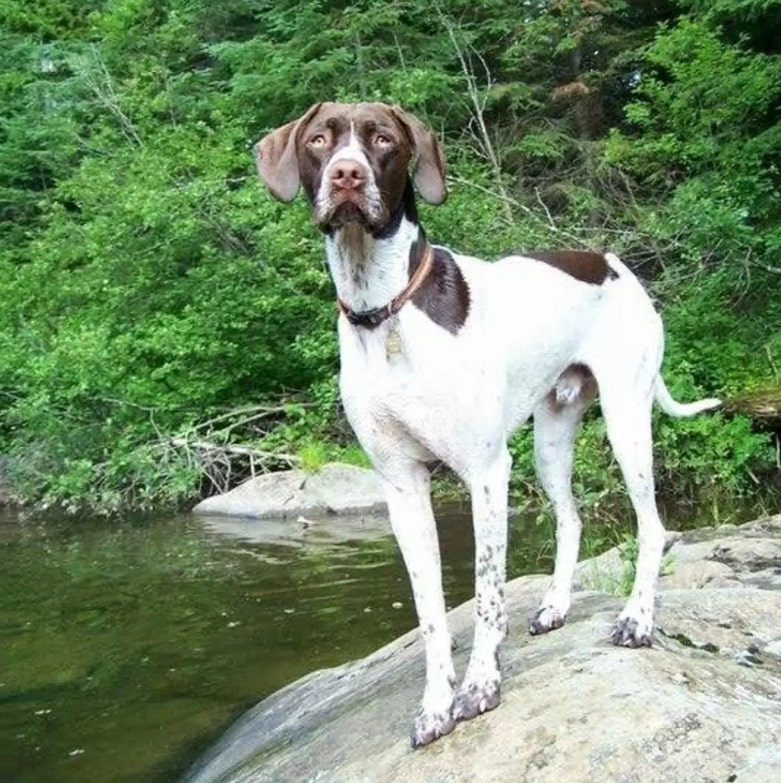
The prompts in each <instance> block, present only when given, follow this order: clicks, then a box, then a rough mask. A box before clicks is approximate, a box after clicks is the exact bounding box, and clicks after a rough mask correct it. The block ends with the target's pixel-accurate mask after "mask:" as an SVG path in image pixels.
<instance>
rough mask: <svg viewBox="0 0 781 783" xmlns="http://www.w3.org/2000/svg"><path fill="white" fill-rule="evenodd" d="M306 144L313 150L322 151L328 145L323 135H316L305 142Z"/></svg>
mask: <svg viewBox="0 0 781 783" xmlns="http://www.w3.org/2000/svg"><path fill="white" fill-rule="evenodd" d="M307 144H308V145H309V146H310V147H312V148H313V149H322V148H323V147H325V145H326V144H328V139H326V137H325V135H324V134H322V133H317V134H315V135H314V136H312V137H311V138H310V139H309V141H307Z"/></svg>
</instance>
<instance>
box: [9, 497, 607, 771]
mask: <svg viewBox="0 0 781 783" xmlns="http://www.w3.org/2000/svg"><path fill="white" fill-rule="evenodd" d="M438 517H439V522H440V525H439V528H440V539H441V543H442V550H443V553H442V554H443V564H444V585H445V590H446V594H447V601H448V604H449V605H451V606H455V605H457V604H459V603H461V602H462V601H464V600H466V599H467V598H469V597H470V596H471V595H472V584H473V582H472V580H473V570H472V560H473V549H472V537H471V525H470V522H469V518H468V515H467V514H466V513H465V512H464V511H463V510H459V509H450V510H448V511H447V513H440V514H438ZM385 524H386V523H385V522H384V521H381V522H380V523H379V526H378V524H377V521H376V520H374V521H372V522H371V523H367V525H366V526H364V527H361V526H360V525H358V523H356V521H352V522H344V521H342V520H339V521H337V520H333V519H332V520H324V521H322V522H316V523H314V524H309V523H308V522H306V521H300V522H290V523H284V524H281V523H254V524H248V523H247V522H244V521H236V520H233V521H227V520H222V521H217V520H203V521H199V520H198V519H195V518H192V517H177V518H166V519H156V520H151V521H150V520H147V521H143V522H138V521H135V522H134V521H125V522H122V523H107V522H101V523H94V522H89V521H85V520H68V521H67V522H47V523H45V524H43V523H30V522H25V523H21V522H19V521H18V520H16V519H15V518H13V517H5V518H4V517H2V516H0V564H1V567H0V781H2V783H33V782H34V783H42V781H57V783H131V782H132V783H155V782H156V781H158V782H159V783H163V781H166V782H167V781H171V780H174V779H176V777H177V775H178V773H180V772H182V771H183V770H184V769H185V768H186V767H187V766H188V765H189V764H190V763H191V762H192V761H193V760H194V759H195V758H196V757H197V756H198V755H200V753H201V752H202V751H203V750H204V749H205V747H206V746H207V745H208V744H209V743H210V742H211V741H213V740H214V739H216V738H217V736H219V734H220V733H221V731H222V730H223V729H224V728H225V727H226V726H227V725H228V724H229V723H230V722H231V721H232V719H233V718H235V717H236V716H237V715H238V714H239V713H241V712H242V711H243V710H244V709H245V708H247V707H249V706H250V705H252V704H254V703H256V702H257V701H259V700H260V699H261V698H263V697H264V696H266V695H268V694H270V693H271V692H273V691H275V690H277V689H278V688H280V687H282V686H283V685H285V684H287V683H289V682H291V681H292V680H295V679H296V678H298V677H300V676H302V675H304V674H306V673H307V672H310V671H312V670H314V669H318V668H323V667H327V666H335V665H338V664H340V663H343V662H345V661H347V660H350V659H353V658H357V657H360V656H363V655H366V654H368V653H369V652H371V651H373V650H375V649H376V648H377V647H379V646H381V645H382V644H385V643H386V642H388V641H390V640H391V639H393V638H395V637H396V636H398V635H400V634H402V633H404V632H406V631H407V630H409V629H410V628H412V627H413V626H414V622H415V621H414V611H413V608H412V606H411V602H410V597H409V588H408V583H407V576H406V573H405V571H404V567H403V565H402V562H401V558H400V556H399V554H398V551H397V548H396V544H395V542H394V541H393V539H392V538H391V537H390V536H389V535H388V534H387V528H386V527H385ZM356 526H358V527H360V529H359V530H358V531H357V535H358V536H359V537H360V539H361V540H355V535H356V530H355V527H356ZM551 537H552V536H551V530H550V527H549V526H548V525H545V526H542V527H540V526H538V525H536V524H535V521H534V520H533V519H528V520H522V519H516V520H514V522H513V526H512V528H511V536H510V568H509V572H510V575H511V576H515V575H518V574H519V573H529V572H533V571H540V570H544V571H548V570H549V568H550V555H551V553H552V547H551V543H550V539H551ZM609 538H610V537H605V544H606V545H607V544H608V543H609ZM613 540H615V538H614V537H613Z"/></svg>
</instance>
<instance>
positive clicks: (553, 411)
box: [529, 368, 596, 634]
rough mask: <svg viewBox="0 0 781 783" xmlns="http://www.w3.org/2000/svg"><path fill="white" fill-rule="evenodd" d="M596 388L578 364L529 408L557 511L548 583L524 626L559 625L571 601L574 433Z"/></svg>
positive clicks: (541, 473)
mask: <svg viewBox="0 0 781 783" xmlns="http://www.w3.org/2000/svg"><path fill="white" fill-rule="evenodd" d="M595 394H596V383H595V382H594V378H593V376H591V374H590V373H589V372H587V371H586V370H585V368H583V369H578V370H575V369H573V370H571V371H567V372H566V373H564V374H563V375H562V377H561V378H560V379H559V382H558V383H557V384H556V387H555V388H554V389H553V391H551V392H550V394H548V396H547V397H546V398H545V399H544V400H543V401H542V402H541V403H540V404H539V405H538V406H537V407H536V408H535V410H534V457H535V463H536V466H537V475H538V477H539V479H540V483H541V484H542V488H543V489H544V490H545V494H546V495H547V496H548V498H549V499H550V501H551V503H552V504H553V511H554V514H555V515H556V562H555V565H554V568H553V578H552V580H551V584H550V587H549V588H548V590H547V591H546V593H545V596H544V597H543V599H542V603H541V604H540V607H539V609H537V611H536V612H535V614H534V616H533V617H532V618H531V620H530V621H529V632H530V633H532V634H543V633H547V632H548V631H553V630H555V629H556V628H560V627H561V626H562V625H563V624H564V619H565V618H566V616H567V612H568V610H569V606H570V600H571V594H572V579H573V577H574V574H575V566H576V565H577V562H578V551H579V549H580V531H581V521H580V516H579V515H578V509H577V505H576V504H575V499H574V498H573V497H572V459H573V449H574V446H575V436H576V435H577V433H578V430H579V428H580V423H581V420H582V419H583V413H584V412H585V410H586V409H587V408H588V406H589V405H590V404H591V402H592V401H593V399H594V396H595Z"/></svg>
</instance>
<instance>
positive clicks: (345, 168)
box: [330, 158, 367, 190]
mask: <svg viewBox="0 0 781 783" xmlns="http://www.w3.org/2000/svg"><path fill="white" fill-rule="evenodd" d="M330 176H331V182H332V184H333V185H334V186H335V187H337V188H342V189H343V190H356V189H357V188H359V187H361V185H363V184H364V182H365V181H366V176H367V172H366V167H365V166H364V165H363V164H362V163H360V162H359V161H357V160H353V159H352V158H343V159H342V160H340V161H338V162H337V163H336V164H334V167H333V168H332V169H331V175H330Z"/></svg>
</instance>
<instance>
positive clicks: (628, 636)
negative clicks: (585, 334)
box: [599, 378, 665, 647]
mask: <svg viewBox="0 0 781 783" xmlns="http://www.w3.org/2000/svg"><path fill="white" fill-rule="evenodd" d="M599 383H600V399H601V404H602V413H603V415H604V417H605V421H606V423H607V433H608V437H609V439H610V443H611V445H612V446H613V451H614V453H615V455H616V459H617V460H618V464H619V465H620V467H621V472H622V473H623V476H624V481H625V482H626V487H627V491H628V492H629V497H630V498H631V500H632V505H633V506H634V509H635V513H636V514H637V547H638V557H637V568H636V573H635V581H634V585H633V587H632V593H631V595H630V596H629V600H628V601H627V603H626V606H625V607H624V610H623V611H622V612H621V614H620V615H619V616H618V620H617V621H616V624H615V626H614V628H613V631H612V633H611V638H612V640H613V643H614V644H618V645H623V646H626V647H640V646H643V645H650V644H651V639H652V633H653V612H654V597H655V594H656V581H657V578H658V576H659V568H660V566H661V563H662V555H663V551H664V543H665V537H664V526H663V525H662V521H661V519H660V518H659V512H658V510H657V507H656V498H655V494H654V476H653V443H652V436H651V404H652V399H653V386H652V382H651V381H649V383H648V384H647V388H644V387H643V386H641V385H639V384H637V383H635V384H633V385H632V386H631V388H627V386H626V384H623V388H621V387H620V386H617V385H612V384H611V383H610V382H608V381H603V379H602V378H600V379H599Z"/></svg>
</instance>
